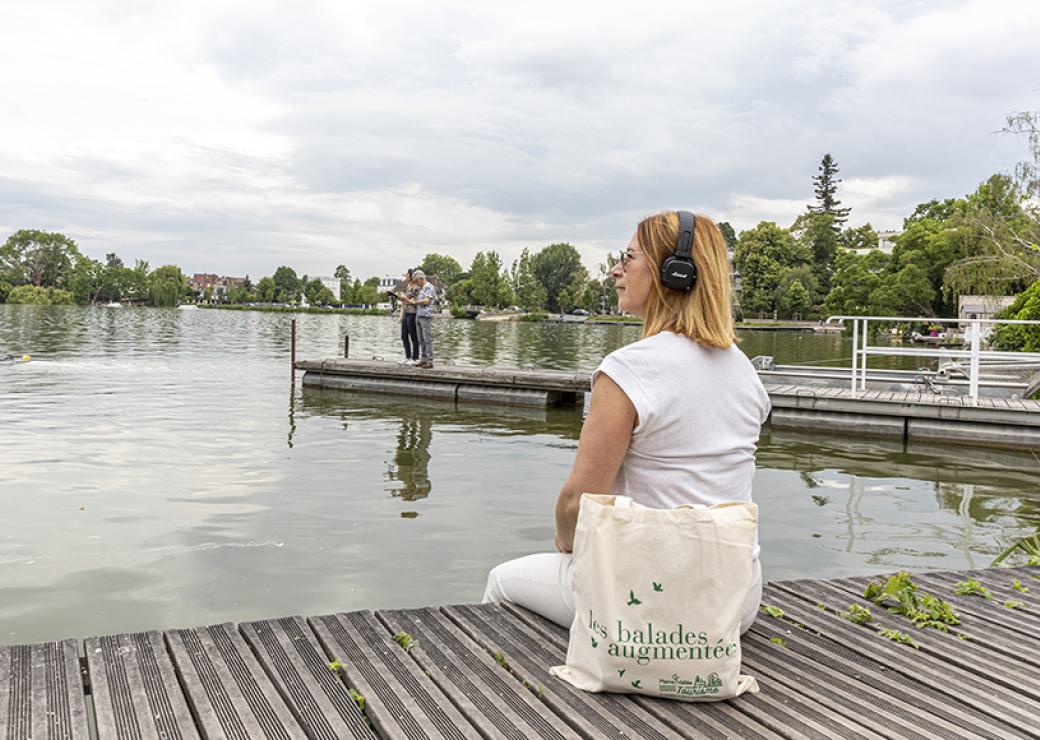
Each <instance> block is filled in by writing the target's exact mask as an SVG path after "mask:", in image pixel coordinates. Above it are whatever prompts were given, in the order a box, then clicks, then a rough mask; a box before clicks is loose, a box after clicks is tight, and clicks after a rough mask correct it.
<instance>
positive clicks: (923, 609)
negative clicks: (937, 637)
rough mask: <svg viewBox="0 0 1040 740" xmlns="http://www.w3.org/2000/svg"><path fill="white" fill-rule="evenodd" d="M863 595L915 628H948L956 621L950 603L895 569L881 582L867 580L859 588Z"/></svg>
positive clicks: (957, 620) (945, 629)
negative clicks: (866, 582) (863, 586)
mask: <svg viewBox="0 0 1040 740" xmlns="http://www.w3.org/2000/svg"><path fill="white" fill-rule="evenodd" d="M863 597H864V598H867V599H870V600H871V601H873V602H874V603H875V604H878V605H879V606H883V607H885V608H886V609H888V611H890V612H892V613H893V614H902V615H903V616H904V617H906V618H907V619H909V620H910V621H911V622H913V624H914V626H915V627H918V628H919V629H924V628H926V627H931V628H932V629H937V630H941V631H942V632H949V631H950V628H949V625H951V624H960V619H959V618H958V617H957V613H956V612H955V611H954V610H953V607H951V606H950V605H949V604H948V603H947V602H945V601H943V600H942V599H940V598H939V597H937V596H933V595H932V594H930V593H927V592H925V591H920V590H918V588H917V584H916V583H914V582H913V580H912V579H911V578H910V574H909V573H906V572H902V573H897V574H896V575H894V576H892V577H891V578H889V579H888V581H887V582H885V583H881V581H871V582H870V583H868V584H867V587H866V588H865V589H864V590H863ZM893 602H894V603H893Z"/></svg>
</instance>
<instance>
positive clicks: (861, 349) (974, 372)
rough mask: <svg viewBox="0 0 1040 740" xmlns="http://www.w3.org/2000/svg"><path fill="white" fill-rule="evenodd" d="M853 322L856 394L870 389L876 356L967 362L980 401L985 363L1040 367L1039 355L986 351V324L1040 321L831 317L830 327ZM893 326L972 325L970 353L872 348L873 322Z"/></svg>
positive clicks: (971, 390)
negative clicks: (870, 369) (872, 359)
mask: <svg viewBox="0 0 1040 740" xmlns="http://www.w3.org/2000/svg"><path fill="white" fill-rule="evenodd" d="M846 321H851V322H852V393H853V395H856V394H858V393H859V392H861V391H865V390H866V389H867V358H868V357H872V356H882V355H889V356H911V357H946V358H958V359H966V360H968V363H969V372H968V396H969V397H970V398H973V399H976V398H978V397H979V366H980V363H981V361H982V360H995V361H1006V362H1007V363H1008V365H1016V364H1024V363H1031V364H1032V363H1038V362H1040V353H1038V352H998V351H996V350H983V349H982V325H983V324H1027V325H1031V326H1040V321H1026V320H1021V319H936V318H930V317H928V318H922V317H920V316H910V317H907V316H830V317H828V318H827V323H828V324H831V323H838V322H840V323H845V322H846ZM871 321H874V322H879V323H883V324H886V325H891V324H924V323H927V324H958V325H963V324H968V325H969V330H968V333H970V338H969V343H970V347H969V349H953V348H949V349H924V348H922V349H918V348H916V347H880V346H871V345H868V344H867V342H868V338H869V335H870V332H869V325H870V322H871Z"/></svg>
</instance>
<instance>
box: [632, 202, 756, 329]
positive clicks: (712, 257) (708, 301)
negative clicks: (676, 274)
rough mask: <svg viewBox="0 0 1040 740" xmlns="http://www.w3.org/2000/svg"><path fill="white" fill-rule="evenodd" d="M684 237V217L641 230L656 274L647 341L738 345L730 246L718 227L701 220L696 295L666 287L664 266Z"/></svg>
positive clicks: (651, 221)
mask: <svg viewBox="0 0 1040 740" xmlns="http://www.w3.org/2000/svg"><path fill="white" fill-rule="evenodd" d="M678 236H679V214H678V213H676V212H675V211H664V212H662V213H655V214H654V215H652V216H647V217H646V218H644V219H643V220H642V221H641V222H640V223H639V226H638V227H636V240H637V241H638V242H639V247H640V249H642V250H643V254H644V255H646V257H647V262H648V266H649V268H650V269H651V270H652V271H653V272H654V281H653V286H652V287H651V289H650V295H649V296H648V297H647V302H646V316H645V317H644V318H643V337H644V338H645V337H652V336H653V335H655V334H660V333H661V332H663V331H671V332H675V333H676V334H683V335H685V336H687V337H689V338H690V339H693V340H694V341H696V342H700V343H701V344H703V345H705V346H708V347H717V348H719V349H726V348H727V347H729V346H730V345H731V344H733V343H734V342H736V341H737V337H736V333H735V332H734V330H733V308H732V305H731V302H730V301H731V297H730V296H731V286H730V280H731V270H730V264H729V255H728V254H727V252H726V240H725V238H724V237H723V236H722V232H721V231H719V227H718V226H716V225H715V222H714V221H712V220H711V219H710V218H708V217H707V216H702V215H700V214H699V213H698V214H697V224H696V226H695V227H694V231H693V249H692V255H691V256H692V257H693V263H694V265H695V266H696V267H697V282H696V283H694V286H693V289H692V290H689V291H682V290H673V289H671V288H666V287H664V285H662V284H661V263H662V262H664V260H666V259H667V258H668V257H670V256H671V255H673V254H675V244H676V240H677V239H678Z"/></svg>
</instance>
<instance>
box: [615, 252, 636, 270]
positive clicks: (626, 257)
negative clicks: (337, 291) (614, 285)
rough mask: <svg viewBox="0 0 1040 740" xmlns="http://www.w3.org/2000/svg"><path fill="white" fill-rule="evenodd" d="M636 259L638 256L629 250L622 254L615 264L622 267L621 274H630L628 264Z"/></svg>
mask: <svg viewBox="0 0 1040 740" xmlns="http://www.w3.org/2000/svg"><path fill="white" fill-rule="evenodd" d="M635 258H636V255H635V254H633V253H632V252H629V251H628V250H627V249H626V250H625V251H623V252H621V256H620V258H619V259H618V261H617V262H616V263H615V264H619V265H621V272H628V263H630V262H631V261H632V260H634V259H635Z"/></svg>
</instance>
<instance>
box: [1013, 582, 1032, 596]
mask: <svg viewBox="0 0 1040 740" xmlns="http://www.w3.org/2000/svg"><path fill="white" fill-rule="evenodd" d="M1011 588H1013V589H1015V590H1016V591H1018V592H1019V593H1020V594H1024V593H1029V587H1028V586H1023V585H1022V582H1021V581H1020V580H1018V579H1017V578H1016V579H1015V580H1014V581H1012V583H1011Z"/></svg>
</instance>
